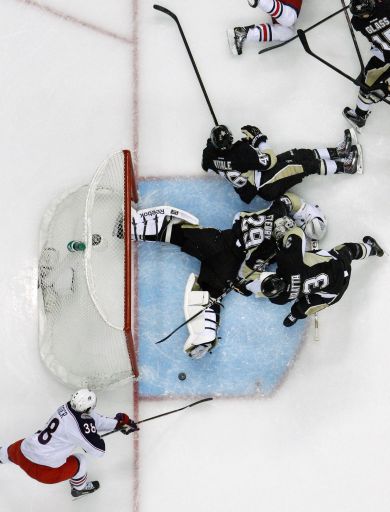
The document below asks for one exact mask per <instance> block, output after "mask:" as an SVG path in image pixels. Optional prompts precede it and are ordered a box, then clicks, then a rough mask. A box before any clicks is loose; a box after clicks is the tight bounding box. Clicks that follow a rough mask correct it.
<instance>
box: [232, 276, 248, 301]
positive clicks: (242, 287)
mask: <svg viewBox="0 0 390 512" xmlns="http://www.w3.org/2000/svg"><path fill="white" fill-rule="evenodd" d="M247 284H248V283H247V282H246V281H243V282H242V281H241V280H239V279H237V280H236V281H234V282H233V290H234V291H235V292H237V293H240V294H241V295H244V296H245V297H249V296H250V295H252V292H250V291H249V290H247V288H246V285H247Z"/></svg>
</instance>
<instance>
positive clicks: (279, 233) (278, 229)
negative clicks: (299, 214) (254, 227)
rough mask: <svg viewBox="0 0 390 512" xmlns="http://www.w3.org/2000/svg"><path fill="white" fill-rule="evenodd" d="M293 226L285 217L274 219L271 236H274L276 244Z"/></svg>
mask: <svg viewBox="0 0 390 512" xmlns="http://www.w3.org/2000/svg"><path fill="white" fill-rule="evenodd" d="M294 226H295V222H294V221H293V220H292V219H290V217H287V215H285V216H284V217H280V218H279V219H276V220H275V222H274V230H273V232H272V234H273V235H274V237H275V239H276V241H277V242H278V241H279V240H280V239H282V238H283V236H284V235H285V234H286V232H287V231H288V230H289V229H292V228H293V227H294Z"/></svg>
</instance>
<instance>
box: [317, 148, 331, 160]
mask: <svg viewBox="0 0 390 512" xmlns="http://www.w3.org/2000/svg"><path fill="white" fill-rule="evenodd" d="M314 153H315V154H316V157H317V158H319V159H323V160H333V159H334V158H337V150H336V149H334V148H317V149H315V150H314Z"/></svg>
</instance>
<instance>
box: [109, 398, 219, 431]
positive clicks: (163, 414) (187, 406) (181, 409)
mask: <svg viewBox="0 0 390 512" xmlns="http://www.w3.org/2000/svg"><path fill="white" fill-rule="evenodd" d="M210 400H214V398H213V397H208V398H202V399H201V400H198V401H196V402H192V404H188V405H185V406H184V407H180V408H179V409H174V410H173V411H168V412H163V413H162V414H157V415H156V416H151V417H150V418H145V419H144V420H140V421H136V422H135V424H136V425H139V424H140V423H145V422H146V421H151V420H155V419H156V418H161V417H162V416H168V415H169V414H174V413H175V412H179V411H184V409H188V408H189V407H194V406H195V405H198V404H202V403H204V402H209V401H210ZM116 432H120V429H119V430H111V431H110V432H106V433H105V434H102V435H101V436H100V437H106V436H110V435H111V434H115V433H116Z"/></svg>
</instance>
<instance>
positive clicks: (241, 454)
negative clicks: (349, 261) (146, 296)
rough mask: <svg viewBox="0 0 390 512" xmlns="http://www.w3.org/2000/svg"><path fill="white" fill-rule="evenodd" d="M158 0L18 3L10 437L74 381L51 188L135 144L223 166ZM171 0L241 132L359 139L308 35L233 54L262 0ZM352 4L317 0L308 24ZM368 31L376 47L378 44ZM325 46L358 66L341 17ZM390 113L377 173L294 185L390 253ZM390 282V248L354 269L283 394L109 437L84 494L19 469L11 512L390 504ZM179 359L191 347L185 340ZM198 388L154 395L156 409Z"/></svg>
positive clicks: (374, 127)
mask: <svg viewBox="0 0 390 512" xmlns="http://www.w3.org/2000/svg"><path fill="white" fill-rule="evenodd" d="M161 1H162V0H161ZM152 4H153V2H152V1H149V0H142V1H141V0H138V1H137V0H134V1H133V2H131V1H129V0H126V1H125V0H115V2H112V1H109V0H84V1H83V2H79V1H76V0H68V1H67V2H63V1H60V0H51V1H50V0H35V1H34V0H25V1H23V0H2V2H1V8H0V9H1V16H0V62H1V69H2V80H1V83H0V92H1V94H0V98H1V99H0V101H1V106H2V109H1V111H2V116H1V123H0V130H1V133H0V137H1V141H2V151H1V153H0V167H1V169H2V178H3V186H2V187H1V194H2V196H1V215H2V228H3V251H2V257H1V263H2V264H1V268H0V276H1V285H2V293H1V298H0V301H1V302H0V306H1V311H2V323H1V325H2V328H1V333H2V336H1V338H2V361H3V365H2V371H1V377H0V378H1V384H2V390H3V392H2V393H1V408H2V419H1V436H0V440H1V442H5V443H7V442H12V441H14V440H16V439H19V438H21V437H23V436H25V435H28V434H31V433H32V432H34V431H36V430H37V429H39V428H41V427H42V425H43V424H44V423H45V421H46V419H47V418H48V417H49V416H50V414H51V413H52V412H53V411H54V409H55V408H56V407H57V406H58V405H60V404H62V403H63V402H65V401H66V400H67V399H68V396H69V394H70V390H69V389H67V388H66V387H64V386H63V385H62V384H60V383H58V382H56V381H55V380H54V379H53V377H52V376H51V375H50V374H49V373H48V372H47V370H46V369H45V368H44V367H43V366H42V364H41V362H40V359H39V355H38V350H37V290H36V281H37V259H38V234H39V224H40V221H41V218H42V215H43V213H44V211H45V209H46V208H47V206H48V204H49V203H50V202H51V200H52V199H53V198H54V197H55V196H57V195H59V194H61V193H62V192H63V191H64V190H66V189H69V188H73V187H75V186H77V185H82V184H84V183H88V181H89V180H90V179H91V177H92V175H93V172H94V170H95V169H96V167H97V166H98V165H99V163H100V162H101V161H102V160H103V159H104V158H105V157H106V156H107V155H109V154H110V153H112V152H113V151H115V150H117V149H120V148H124V147H129V148H130V149H132V151H133V155H134V158H135V161H136V164H137V169H138V173H139V177H140V180H141V181H142V182H143V181H144V180H145V183H147V182H148V180H150V179H151V178H158V179H160V180H162V181H164V180H166V179H168V178H169V179H175V178H180V179H181V178H188V179H190V180H197V179H200V178H202V179H204V178H205V175H204V173H203V171H201V168H200V159H201V151H202V149H203V146H204V144H205V141H206V138H207V136H208V134H209V131H210V128H211V127H212V118H211V116H210V113H209V111H208V109H207V105H206V103H205V101H204V99H203V96H202V93H201V90H200V88H199V86H198V84H197V82H196V78H195V75H194V72H193V69H192V67H191V65H190V62H189V60H188V57H187V54H186V52H185V49H184V46H183V44H182V41H181V39H180V36H179V33H178V31H177V27H176V26H175V24H174V23H173V21H172V20H171V19H170V18H169V17H167V16H165V15H163V14H161V13H158V12H156V11H155V10H153V9H152ZM163 5H164V6H166V7H168V8H169V9H171V10H173V11H174V12H175V13H176V14H177V15H178V17H179V18H180V21H181V23H182V25H183V29H184V31H185V33H186V36H187V39H188V41H189V43H190V46H191V49H192V51H193V54H194V57H195V59H196V61H197V64H198V67H199V71H200V73H201V75H202V78H203V80H204V83H205V86H206V88H207V91H208V93H209V96H210V99H211V102H212V104H213V107H214V110H215V113H216V115H217V118H218V121H219V122H221V123H222V122H223V123H226V124H228V126H230V127H231V129H232V130H233V132H234V134H235V136H236V137H239V136H240V127H241V126H242V125H244V124H248V123H250V124H257V125H258V126H259V127H260V128H261V129H262V131H263V132H264V133H266V134H267V135H268V136H269V140H270V141H271V142H272V143H273V146H274V148H275V150H276V152H278V153H279V152H282V151H284V150H286V149H289V148H293V147H321V146H326V145H327V146H332V145H335V144H337V143H338V142H339V141H340V140H341V138H342V134H343V131H344V129H345V128H346V127H347V126H346V122H345V120H344V118H343V117H342V115H341V111H342V109H343V108H344V107H345V106H346V105H349V106H354V104H355V98H356V92H357V91H356V88H355V86H354V85H353V84H351V83H349V82H348V81H346V80H345V79H344V78H342V77H341V76H338V75H337V74H335V73H334V72H333V71H331V70H329V69H328V68H326V67H324V66H323V65H322V64H320V63H319V62H317V61H315V60H314V59H313V58H311V57H310V56H308V55H307V54H305V53H304V51H303V50H302V48H301V47H300V45H299V43H298V42H293V43H291V44H290V45H287V46H285V47H284V48H280V49H278V50H275V51H273V52H269V53H267V54H264V55H261V56H258V55H257V52H256V49H255V48H254V47H251V48H249V47H248V49H247V51H245V53H244V55H243V56H242V57H240V58H234V57H233V56H232V55H231V54H230V52H229V50H228V47H227V43H226V36H225V30H226V28H228V27H231V26H235V25H241V24H251V23H254V22H257V21H262V20H266V17H265V16H264V17H263V16H262V15H261V13H260V12H259V13H257V12H256V11H254V10H252V9H250V8H249V7H248V6H247V3H246V1H245V0H236V1H233V0H208V1H206V0H198V1H197V2H195V1H193V0H167V1H166V2H164V3H163ZM340 6H341V4H340V2H339V0H328V1H327V2H323V1H321V0H312V1H310V2H309V1H308V0H306V2H304V5H303V9H302V13H301V16H300V18H299V26H300V27H303V28H305V27H307V26H309V25H311V24H312V23H314V22H316V21H318V20H319V19H321V18H323V17H324V16H326V15H328V14H330V13H331V12H333V11H335V10H337V9H339V8H340ZM358 40H359V43H361V44H360V46H361V48H362V50H363V54H364V58H365V59H366V60H367V59H368V56H369V52H368V44H366V42H365V41H363V40H362V39H361V38H359V37H358ZM309 41H310V43H311V44H312V46H313V50H315V51H317V52H318V53H320V54H321V55H323V56H324V57H325V58H327V59H328V60H330V61H331V62H333V63H334V64H336V65H337V66H339V67H341V68H343V69H344V70H345V71H346V72H348V73H350V74H352V75H353V76H356V75H357V74H358V71H359V67H358V61H357V58H356V55H355V53H354V48H353V44H352V41H351V38H350V35H349V32H348V27H347V24H346V20H345V17H344V16H343V15H342V14H341V15H339V16H338V17H336V18H334V19H333V21H330V22H328V23H326V24H324V25H322V26H321V27H320V28H318V29H317V30H315V31H312V32H310V35H309ZM389 112H390V111H389V107H388V106H386V105H377V106H376V108H375V110H374V112H373V114H372V115H371V117H370V119H369V121H368V122H367V126H366V128H365V130H364V133H363V134H362V135H361V137H360V141H361V143H362V145H363V148H364V161H365V173H364V175H363V176H330V177H320V176H318V177H317V176H315V177H310V178H308V179H306V180H305V182H304V183H303V184H301V185H300V186H299V187H296V192H298V193H299V194H300V195H302V196H303V197H304V198H305V199H307V200H308V201H312V202H317V203H318V204H320V205H321V207H322V208H323V210H324V211H325V212H326V213H327V216H328V219H329V231H328V233H327V236H326V238H325V240H324V242H323V244H322V245H323V247H324V248H330V247H333V246H334V245H336V244H338V243H340V242H344V241H359V240H361V238H362V236H364V235H366V234H371V235H373V236H375V237H377V238H378V240H379V241H380V242H381V243H382V244H383V245H384V247H385V249H387V250H390V234H389V231H388V217H389V213H388V207H387V205H388V191H389V190H390V186H389V185H390V183H389V182H390V175H389V157H388V140H389V136H390V127H389V122H388V119H389ZM205 186H207V181H205ZM221 186H222V183H221ZM205 194H206V193H205ZM155 199H156V203H155V204H157V203H158V202H159V197H158V195H157V194H156V198H155ZM243 206H244V205H243ZM214 207H215V205H214ZM389 279H390V276H389V260H388V257H387V256H386V257H384V258H382V259H381V260H379V259H376V258H370V259H369V260H367V261H363V262H356V263H355V264H354V267H353V276H352V279H351V284H350V287H349V290H348V292H347V294H346V295H345V296H344V297H343V299H342V301H341V302H340V303H339V304H337V305H336V306H335V307H333V308H330V309H329V310H327V311H325V312H322V313H321V315H320V336H321V340H320V342H319V343H313V342H312V334H311V333H312V326H311V325H309V326H308V329H307V333H308V335H307V336H306V339H304V341H303V342H302V345H301V348H300V351H299V353H298V357H297V358H296V360H295V363H294V364H293V365H292V367H291V368H290V370H289V372H288V375H287V376H286V378H285V379H284V381H283V382H282V384H281V385H280V386H279V387H278V389H277V391H275V392H274V393H273V394H271V395H270V396H269V397H268V398H264V397H261V396H257V397H256V398H253V397H248V398H229V399H225V398H223V397H219V398H217V399H215V400H214V401H213V402H209V403H206V404H203V405H201V406H199V407H197V408H194V409H189V410H187V411H183V412H182V413H179V414H175V415H172V416H169V417H167V418H164V419H161V420H156V421H153V422H150V423H145V425H144V426H143V428H142V429H141V432H140V433H139V436H138V441H137V442H134V440H133V439H129V438H126V437H124V436H121V435H119V434H118V436H111V437H110V438H108V439H107V454H106V456H105V457H104V458H103V459H99V460H92V459H91V458H89V476H90V477H91V478H93V479H95V478H98V479H99V480H100V482H101V490H99V492H98V493H96V494H94V495H92V496H88V497H85V498H82V499H81V500H79V501H75V502H73V501H72V500H71V498H70V495H69V489H68V484H67V483H66V482H65V483H63V484H59V485H55V486H43V485H42V484H39V483H38V482H35V481H34V480H31V479H29V478H28V477H27V476H25V475H24V474H23V473H22V472H21V471H20V469H19V468H17V467H16V466H13V465H12V464H9V465H6V466H4V467H1V475H0V510H1V511H2V512H3V511H4V512H18V511H19V510H25V511H31V512H35V511H38V510H39V511H40V512H49V511H51V510H53V509H54V508H55V509H56V510H58V511H59V512H65V511H66V512H68V511H73V510H83V511H86V512H88V511H94V512H103V511H106V510H108V509H114V508H115V510H117V511H118V512H127V511H137V512H152V511H153V512H154V511H156V510H163V511H169V512H176V511H177V512H179V511H180V512H182V511H183V510H185V511H187V512H192V511H194V512H195V511H197V512H198V511H202V512H209V511H212V512H236V511H241V510H242V511H244V510H245V511H246V512H257V511H258V510H264V511H267V512H309V511H312V510H313V509H315V510H316V512H329V510H332V511H335V512H366V511H367V510H373V511H375V512H387V511H388V508H389V505H390V490H389V485H388V475H389V474H390V443H389V433H390V383H389V379H388V368H389V365H390V348H389V342H388V339H387V331H388V316H387V315H388V309H389V302H390V301H389V298H388V283H389ZM141 307H142V304H141ZM161 314H162V315H163V312H162V313H161ZM159 334H160V333H159ZM221 348H222V347H221ZM217 350H218V349H217ZM214 355H215V356H217V352H215V354H213V356H214ZM213 356H210V357H213ZM170 357H172V358H176V357H177V358H178V359H179V360H180V358H182V357H183V355H182V352H181V346H180V345H179V344H176V345H173V344H172V352H171V353H170ZM245 357H246V356H245ZM195 371H196V367H195V368H194V369H193V372H195ZM230 379H231V382H232V383H234V382H235V381H236V382H237V383H238V384H239V383H240V382H241V380H242V376H241V375H240V372H238V371H236V372H235V371H234V370H233V371H232V372H231V375H230ZM238 384H237V385H238ZM132 397H133V391H132V389H131V387H130V386H125V387H121V388H119V389H117V390H112V391H106V392H102V393H100V394H99V401H98V410H99V411H100V412H103V413H106V414H115V413H116V412H118V411H119V410H124V411H131V410H132V407H133V405H132ZM188 400H189V401H192V398H191V397H189V398H188ZM188 400H186V399H185V398H184V397H181V398H180V399H174V398H172V397H169V396H168V397H165V398H163V399H161V397H160V398H158V399H142V396H141V399H140V402H139V404H138V407H139V418H146V417H149V416H153V415H155V414H158V413H160V412H164V411H166V410H169V409H171V408H176V407H181V406H183V405H185V404H186V403H188Z"/></svg>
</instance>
